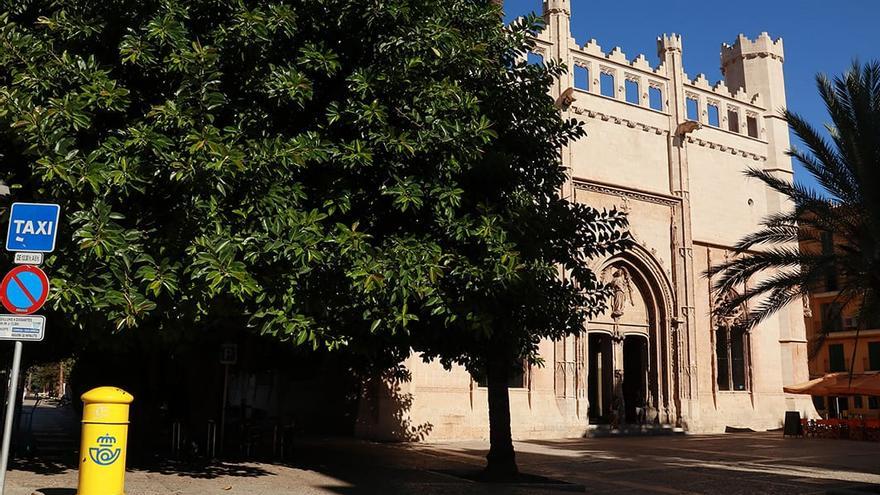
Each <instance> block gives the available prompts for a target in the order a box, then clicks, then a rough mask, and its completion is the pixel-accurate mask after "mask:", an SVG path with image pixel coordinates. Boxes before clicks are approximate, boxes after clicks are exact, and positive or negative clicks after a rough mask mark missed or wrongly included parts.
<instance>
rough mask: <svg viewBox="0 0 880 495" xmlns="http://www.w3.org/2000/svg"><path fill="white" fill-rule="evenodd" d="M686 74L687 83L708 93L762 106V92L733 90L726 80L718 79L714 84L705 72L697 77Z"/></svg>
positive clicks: (741, 89)
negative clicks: (689, 76) (692, 77)
mask: <svg viewBox="0 0 880 495" xmlns="http://www.w3.org/2000/svg"><path fill="white" fill-rule="evenodd" d="M684 76H685V80H686V81H688V82H687V83H686V85H688V86H691V87H693V88H697V89H701V90H703V91H705V92H707V93H713V94H715V95H717V96H718V97H720V98H726V99H730V100H735V101H738V102H740V103H744V104H747V105H752V106H756V107H762V102H761V95H760V94H754V95H749V94H748V93H746V91H745V90H744V89H743V88H734V89H733V90H731V89H730V88H728V87H727V84H726V83H725V82H724V81H718V82H716V83H715V84H712V83H711V81H709V79H708V78H707V77H706V75H705V74H697V77H696V78H694V79H690V78H688V77H687V74H685V75H684Z"/></svg>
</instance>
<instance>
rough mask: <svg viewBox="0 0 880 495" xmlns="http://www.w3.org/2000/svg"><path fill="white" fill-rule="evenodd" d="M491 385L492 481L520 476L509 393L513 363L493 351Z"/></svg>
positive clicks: (488, 371) (488, 369)
mask: <svg viewBox="0 0 880 495" xmlns="http://www.w3.org/2000/svg"><path fill="white" fill-rule="evenodd" d="M486 378H487V381H488V382H489V383H488V385H489V454H488V455H486V460H487V461H488V463H487V465H486V474H487V475H488V476H489V477H490V478H494V479H500V478H510V477H513V476H516V474H517V473H518V470H517V467H516V454H515V453H514V451H513V439H512V438H511V434H510V396H509V395H508V391H507V384H508V380H509V379H510V363H509V361H508V359H507V355H506V353H504V352H503V351H499V350H495V351H490V355H489V360H488V363H487V366H486Z"/></svg>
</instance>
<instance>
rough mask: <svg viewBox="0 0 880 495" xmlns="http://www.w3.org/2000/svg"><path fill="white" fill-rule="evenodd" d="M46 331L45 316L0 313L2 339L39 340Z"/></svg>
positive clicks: (0, 334) (0, 338) (0, 335)
mask: <svg viewBox="0 0 880 495" xmlns="http://www.w3.org/2000/svg"><path fill="white" fill-rule="evenodd" d="M45 331H46V317H45V316H39V315H38V316H18V315H0V340H21V341H28V342H39V341H41V340H43V336H44V334H45Z"/></svg>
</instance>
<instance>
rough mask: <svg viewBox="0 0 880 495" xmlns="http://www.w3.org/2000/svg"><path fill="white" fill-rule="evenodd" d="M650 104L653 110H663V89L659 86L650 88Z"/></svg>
mask: <svg viewBox="0 0 880 495" xmlns="http://www.w3.org/2000/svg"><path fill="white" fill-rule="evenodd" d="M648 104H649V106H650V107H651V109H652V110H657V111H658V112H662V111H663V91H662V90H661V89H660V88H659V87H658V86H653V85H652V86H650V87H649V88H648Z"/></svg>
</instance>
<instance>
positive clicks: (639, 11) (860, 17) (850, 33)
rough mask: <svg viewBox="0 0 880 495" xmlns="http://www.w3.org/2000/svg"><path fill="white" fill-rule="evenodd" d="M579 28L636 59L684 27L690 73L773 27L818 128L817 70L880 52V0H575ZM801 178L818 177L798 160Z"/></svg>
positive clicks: (793, 88)
mask: <svg viewBox="0 0 880 495" xmlns="http://www.w3.org/2000/svg"><path fill="white" fill-rule="evenodd" d="M572 4H573V5H572V33H573V34H574V37H575V39H576V40H577V41H578V43H579V44H584V43H586V42H587V40H589V39H591V38H595V39H596V41H598V42H599V45H600V46H601V47H602V49H603V50H604V51H606V52H610V51H611V49H612V48H613V47H615V46H620V47H621V48H622V49H623V52H624V53H626V55H627V57H628V58H629V59H630V60H632V59H634V58H635V57H636V55H638V54H640V53H643V54H645V56H646V57H647V58H648V60H650V61H651V64H652V65H656V64H657V48H656V46H657V45H656V39H657V36H658V35H659V34H662V33H672V32H675V33H679V34H681V35H682V41H683V43H684V52H683V56H684V68H685V71H686V72H687V73H688V75H689V76H690V77H696V75H697V74H698V73H701V72H702V73H705V74H706V77H708V78H709V80H710V81H711V82H712V83H714V82H715V81H718V80H719V79H721V71H720V69H719V67H720V62H719V52H720V50H721V43H722V42H727V43H733V41H734V40H735V39H736V36H737V34H739V33H743V34H745V35H746V36H748V37H749V38H752V39H754V38H755V37H756V36H757V35H758V34H759V33H761V32H762V31H767V32H768V33H770V35H771V36H772V37H773V38H774V39H775V38H777V37H780V36H781V37H782V38H783V40H784V43H785V77H786V96H787V100H788V107H789V109H791V110H794V111H795V112H797V113H800V114H802V115H804V116H805V117H807V119H808V120H809V121H810V122H812V123H813V125H815V126H816V127H820V128H821V127H822V126H823V125H824V124H825V123H826V122H828V120H829V118H828V115H827V113H826V112H825V107H824V105H823V103H822V101H821V99H820V98H819V95H818V93H817V91H816V84H815V75H816V73H819V72H824V73H825V74H828V75H829V76H832V75H837V74H840V73H842V72H843V71H845V70H846V69H847V68H848V67H849V65H850V64H851V62H852V60H853V59H856V58H858V59H859V60H862V61H867V60H871V59H875V58H880V28H878V26H877V21H878V19H880V1H878V0H837V1H833V2H829V1H828V0H764V1H755V0H739V1H735V2H702V1H698V0H666V1H657V0H650V1H646V0H629V1H620V0H617V1H615V0H604V1H593V0H572ZM530 11H535V12H537V13H540V12H541V0H505V13H506V15H507V18H508V20H510V19H513V18H515V17H517V16H520V15H523V14H526V13H528V12H530ZM795 179H796V180H798V181H803V182H805V183H808V184H814V182H813V181H812V179H811V178H810V177H809V175H808V174H806V173H805V172H804V171H803V170H801V169H800V167H799V166H798V165H797V164H795Z"/></svg>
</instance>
